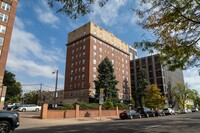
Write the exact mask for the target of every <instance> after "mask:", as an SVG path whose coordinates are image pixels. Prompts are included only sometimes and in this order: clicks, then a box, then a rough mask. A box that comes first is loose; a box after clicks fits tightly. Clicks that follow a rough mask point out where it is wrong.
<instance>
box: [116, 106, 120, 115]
mask: <svg viewBox="0 0 200 133" xmlns="http://www.w3.org/2000/svg"><path fill="white" fill-rule="evenodd" d="M116 116H119V108H118V106H116Z"/></svg>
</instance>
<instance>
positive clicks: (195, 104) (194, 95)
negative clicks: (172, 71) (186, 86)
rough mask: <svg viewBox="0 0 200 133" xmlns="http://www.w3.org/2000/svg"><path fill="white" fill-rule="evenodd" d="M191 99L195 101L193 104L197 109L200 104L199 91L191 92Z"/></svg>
mask: <svg viewBox="0 0 200 133" xmlns="http://www.w3.org/2000/svg"><path fill="white" fill-rule="evenodd" d="M189 98H190V99H191V100H193V102H194V106H195V107H196V106H197V105H198V104H199V103H198V102H199V99H200V96H199V93H198V91H197V90H194V89H193V90H191V91H190V95H189ZM199 105H200V104H199Z"/></svg>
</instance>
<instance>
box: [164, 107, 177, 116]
mask: <svg viewBox="0 0 200 133" xmlns="http://www.w3.org/2000/svg"><path fill="white" fill-rule="evenodd" d="M163 112H164V113H165V114H167V115H175V111H174V110H173V109H172V108H164V109H163Z"/></svg>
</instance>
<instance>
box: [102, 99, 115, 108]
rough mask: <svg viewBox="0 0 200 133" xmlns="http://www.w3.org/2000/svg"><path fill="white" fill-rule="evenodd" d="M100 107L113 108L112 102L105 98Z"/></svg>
mask: <svg viewBox="0 0 200 133" xmlns="http://www.w3.org/2000/svg"><path fill="white" fill-rule="evenodd" d="M102 109H104V110H107V109H114V105H113V102H112V101H110V100H107V101H106V102H104V103H103V105H102Z"/></svg>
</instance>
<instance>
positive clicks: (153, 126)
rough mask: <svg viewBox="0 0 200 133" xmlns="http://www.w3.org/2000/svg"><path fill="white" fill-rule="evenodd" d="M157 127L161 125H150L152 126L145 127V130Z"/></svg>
mask: <svg viewBox="0 0 200 133" xmlns="http://www.w3.org/2000/svg"><path fill="white" fill-rule="evenodd" d="M159 126H161V125H152V126H148V127H145V129H149V128H155V127H159Z"/></svg>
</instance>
